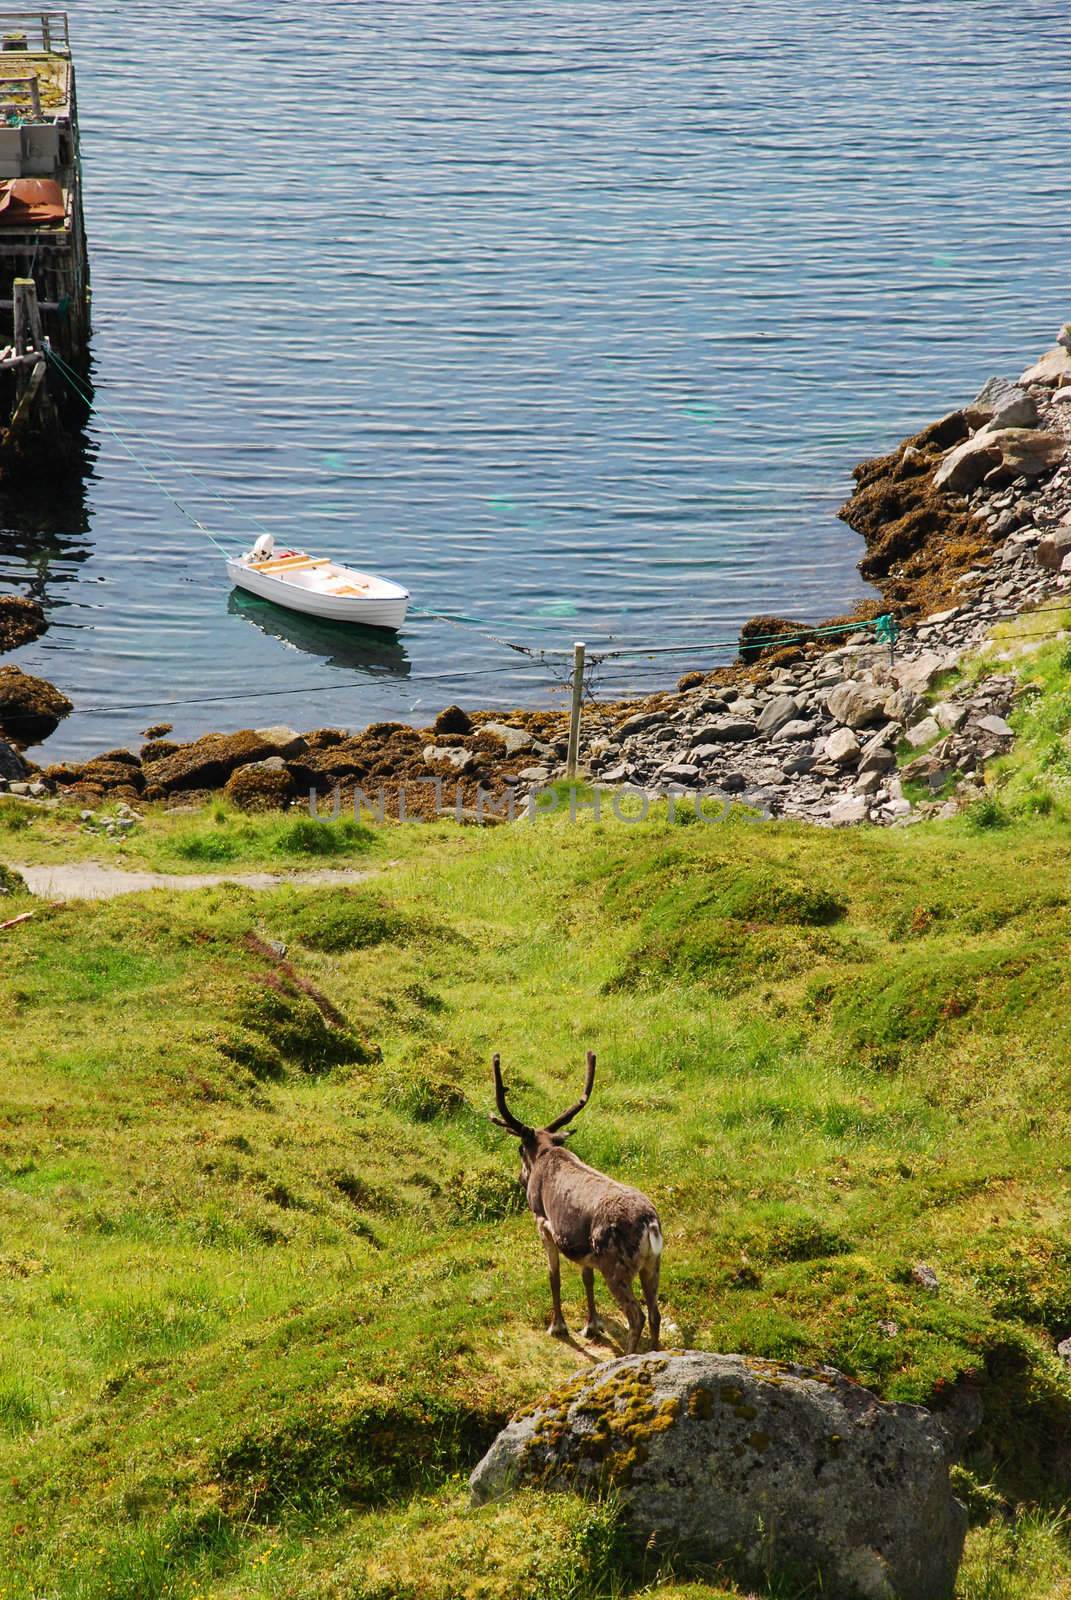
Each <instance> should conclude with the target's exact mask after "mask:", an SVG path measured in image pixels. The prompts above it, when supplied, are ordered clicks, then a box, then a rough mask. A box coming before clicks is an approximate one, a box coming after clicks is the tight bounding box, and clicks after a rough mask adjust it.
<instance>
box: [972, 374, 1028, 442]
mask: <svg viewBox="0 0 1071 1600" xmlns="http://www.w3.org/2000/svg"><path fill="white" fill-rule="evenodd" d="M966 417H967V421H968V422H969V423H970V424H971V426H972V427H974V428H977V427H985V428H986V429H988V431H989V432H990V433H993V432H995V431H996V430H997V429H998V428H1036V427H1037V424H1038V407H1037V401H1036V400H1035V399H1034V397H1033V395H1030V394H1027V392H1026V390H1025V389H1021V388H1020V387H1019V385H1018V384H1017V383H1012V381H1011V379H1010V378H990V380H989V382H988V383H987V384H985V385H984V386H983V387H982V389H981V390H980V391H979V393H978V395H977V397H976V398H975V400H974V401H973V403H972V404H971V405H969V406H968V407H967V411H966Z"/></svg>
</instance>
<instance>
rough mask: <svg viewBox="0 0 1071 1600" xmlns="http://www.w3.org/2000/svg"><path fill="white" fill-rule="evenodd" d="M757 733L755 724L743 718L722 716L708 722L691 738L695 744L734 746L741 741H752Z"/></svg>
mask: <svg viewBox="0 0 1071 1600" xmlns="http://www.w3.org/2000/svg"><path fill="white" fill-rule="evenodd" d="M758 731H759V730H758V728H757V727H756V725H755V723H754V722H751V721H748V720H746V719H745V718H742V717H737V716H724V717H717V718H715V720H714V721H713V722H708V723H707V724H706V725H705V726H704V727H702V728H700V729H698V731H697V732H696V733H695V734H694V735H693V737H694V739H695V742H696V744H721V743H727V744H735V743H737V742H739V741H740V740H742V739H754V738H755V737H756V736H757V734H758Z"/></svg>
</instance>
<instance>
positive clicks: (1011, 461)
mask: <svg viewBox="0 0 1071 1600" xmlns="http://www.w3.org/2000/svg"><path fill="white" fill-rule="evenodd" d="M1060 339H1061V343H1059V344H1057V345H1056V346H1055V347H1054V348H1053V349H1051V350H1050V351H1048V352H1046V354H1045V355H1044V356H1042V358H1041V359H1040V361H1038V362H1037V363H1035V364H1034V365H1033V366H1032V367H1029V368H1027V370H1026V371H1025V372H1024V373H1023V374H1022V375H1021V377H1020V378H1019V380H1017V381H1016V382H1013V381H1012V380H1010V379H991V380H990V381H989V382H988V383H987V384H986V385H985V386H984V387H983V389H982V390H981V392H980V393H979V395H978V396H977V397H976V398H975V399H974V401H972V402H970V403H969V404H967V405H965V406H964V407H963V408H962V409H961V410H958V411H954V412H952V413H950V414H949V415H948V416H946V417H943V418H941V419H939V420H938V421H937V422H934V423H932V424H930V425H929V426H928V427H926V428H923V429H922V430H920V431H919V432H918V433H916V434H914V435H912V436H910V437H909V438H907V439H905V440H903V441H902V442H901V444H900V445H898V446H897V447H896V448H895V449H894V450H893V451H891V452H889V453H888V454H887V455H884V456H880V457H876V458H874V459H872V460H869V461H864V462H862V463H860V464H859V465H858V466H857V467H856V468H855V470H854V474H853V476H854V479H855V484H856V487H855V489H854V491H853V493H852V495H851V496H850V498H849V499H848V501H847V502H846V503H845V505H844V506H843V507H842V508H841V510H840V513H839V515H840V516H841V517H842V518H843V520H845V521H846V522H847V523H848V524H849V526H851V527H852V528H853V529H855V531H857V532H858V533H860V535H861V537H862V538H863V540H864V543H865V550H864V553H863V555H862V557H861V559H860V562H859V570H860V573H861V575H862V576H863V577H865V578H866V579H867V580H868V581H869V582H871V583H872V584H874V585H876V587H877V588H878V589H879V591H880V594H881V597H882V598H881V600H880V601H878V600H867V601H863V602H861V603H860V604H859V605H858V606H857V607H856V608H855V610H854V611H853V612H851V613H849V614H847V615H846V616H840V617H835V618H831V619H829V620H828V621H826V622H823V623H818V624H814V625H807V624H800V623H798V622H796V621H793V620H792V619H787V618H781V617H769V616H763V617H756V618H754V619H752V621H751V622H749V623H748V624H747V625H746V626H745V627H744V629H743V630H742V631H741V635H740V643H741V658H739V659H738V660H737V661H735V662H733V663H730V664H727V665H725V666H722V667H717V668H714V669H712V670H709V671H701V670H698V669H696V670H693V671H691V672H686V673H685V674H684V675H683V676H682V677H681V678H680V679H679V680H678V682H677V686H676V688H664V689H654V690H651V691H649V692H648V693H646V694H641V695H635V696H631V697H629V698H628V699H626V700H621V701H613V702H608V703H606V704H604V705H598V706H596V707H594V708H593V709H592V710H590V711H587V712H585V715H584V718H583V720H582V724H581V748H580V758H581V769H582V776H584V777H586V778H587V779H589V780H591V781H594V782H596V783H598V784H602V785H605V786H607V787H615V786H616V787H629V788H635V789H638V790H641V791H643V792H644V793H646V794H651V793H653V792H657V793H659V794H660V795H661V794H662V793H663V792H664V791H665V789H666V787H667V785H668V786H670V787H671V788H672V789H673V790H677V791H679V792H681V793H684V794H687V793H698V792H702V793H706V794H718V795H720V796H723V797H724V798H726V799H729V798H732V799H739V800H741V801H743V802H744V803H746V804H749V805H755V806H758V807H760V808H769V809H770V811H771V813H772V814H773V815H779V816H794V817H803V818H807V819H809V820H812V821H817V822H824V823H827V824H838V823H850V822H859V821H867V820H868V821H871V822H877V823H883V824H889V823H903V822H905V821H907V820H914V819H915V818H917V817H919V816H921V815H926V814H932V810H933V807H932V806H929V810H928V809H927V807H928V805H929V803H928V802H926V801H923V802H922V803H921V805H920V804H918V803H913V802H912V800H911V799H910V798H908V797H906V796H905V793H904V787H903V785H904V782H905V781H906V782H908V783H909V784H910V783H912V782H921V783H924V784H926V785H927V786H928V787H929V788H930V789H931V790H932V791H933V793H934V794H935V795H940V796H941V807H942V808H944V809H945V810H948V809H949V808H951V809H953V810H954V809H958V806H959V805H960V804H962V803H966V802H967V801H968V800H970V799H972V798H976V797H977V795H978V793H980V789H979V777H980V774H981V771H982V769H983V767H984V764H985V762H986V761H987V760H988V759H990V758H991V757H992V756H995V755H999V754H1001V753H1003V751H1004V750H1005V749H1006V748H1007V747H1008V745H1009V744H1010V740H1011V729H1010V728H1009V727H1008V725H1007V722H1006V715H1007V713H1008V711H1009V710H1010V707H1011V703H1012V697H1013V693H1014V685H1013V683H1012V680H1011V679H1009V678H1008V677H1006V676H1005V675H1003V674H998V675H994V676H993V678H992V679H991V680H989V681H987V682H986V683H984V684H982V685H980V686H975V688H974V691H973V693H971V694H969V695H963V694H953V695H951V696H950V697H949V698H948V699H947V700H946V701H943V702H941V703H940V705H938V706H935V707H932V708H931V707H929V706H928V705H927V702H926V699H925V697H926V696H927V694H929V693H931V691H932V690H933V687H934V685H935V684H936V683H939V682H940V680H941V676H942V674H944V673H947V672H949V671H951V670H952V669H953V668H954V667H955V665H956V663H957V662H958V661H959V660H960V659H961V658H962V657H963V655H964V654H965V653H967V652H969V651H970V650H972V649H975V648H977V647H978V645H980V644H981V643H982V641H983V639H984V638H985V636H986V635H987V634H988V633H989V631H990V630H991V629H992V627H993V626H994V624H995V623H997V622H1000V621H1004V620H1008V619H1010V618H1012V617H1014V616H1017V615H1019V614H1020V613H1021V612H1022V611H1024V610H1028V609H1030V608H1031V607H1032V606H1034V605H1037V604H1039V603H1044V602H1045V601H1046V600H1052V599H1053V598H1055V597H1057V596H1059V595H1060V594H1062V593H1066V592H1067V591H1068V588H1069V587H1071V577H1069V576H1067V575H1065V574H1062V573H1061V571H1060V567H1061V565H1062V561H1063V557H1064V554H1065V553H1068V554H1071V404H1068V403H1067V400H1066V399H1063V400H1062V399H1061V398H1060V396H1061V393H1062V392H1066V394H1067V396H1068V399H1071V336H1069V335H1067V333H1066V331H1064V330H1061V335H1060ZM1065 339H1066V340H1067V341H1068V342H1067V344H1066V345H1065V344H1064V343H1063V342H1062V341H1063V340H1065ZM1065 545H1066V550H1065ZM8 609H9V611H10V612H12V613H14V612H15V611H18V612H20V613H22V612H24V611H25V602H22V601H20V600H19V598H18V597H11V604H9V607H8ZM882 612H887V613H888V614H890V615H892V616H893V617H894V618H896V620H897V622H898V624H899V628H900V634H899V638H898V639H897V641H896V644H895V646H894V647H893V648H892V649H891V650H890V648H889V647H888V646H887V645H885V644H875V643H874V642H873V640H872V638H871V637H870V635H869V632H861V633H859V634H851V633H849V634H848V636H847V639H846V640H845V642H838V640H839V639H840V638H841V637H842V636H838V635H835V636H833V637H832V638H829V637H827V638H820V637H817V636H813V635H816V634H817V630H820V629H822V628H828V627H832V626H834V625H838V624H850V623H851V622H856V621H857V622H859V623H860V624H861V625H862V624H865V623H867V622H872V621H873V619H874V617H875V616H877V615H878V614H880V613H882ZM18 620H19V621H20V622H23V621H24V620H25V619H24V616H22V615H20V616H19V617H18ZM789 630H792V631H793V632H795V633H796V634H797V635H799V636H801V637H799V638H797V639H796V640H794V641H793V642H791V643H788V644H787V645H785V646H778V645H776V644H768V645H759V644H757V643H754V642H750V643H749V641H754V640H755V639H756V637H759V638H761V637H767V638H768V637H769V636H770V635H771V634H776V633H780V632H788V631H789ZM809 636H810V637H809ZM20 642H21V641H20ZM747 657H750V658H751V659H746V658H747ZM69 709H70V703H69V702H68V701H66V699H65V697H64V696H62V695H59V694H58V692H57V691H55V690H54V689H52V687H51V686H50V685H48V684H46V683H45V682H44V680H39V679H33V678H29V677H28V676H27V675H25V674H23V673H21V672H20V671H19V669H18V668H17V667H15V666H7V665H0V790H3V789H7V790H8V791H9V792H12V793H14V794H16V795H23V796H24V797H28V798H30V799H36V800H38V801H42V802H51V803H56V801H58V800H68V801H72V802H75V803H77V804H80V805H82V806H86V807H96V806H99V805H101V804H109V803H112V802H117V803H125V804H126V805H127V806H128V807H130V806H136V805H137V804H138V803H140V802H157V801H160V802H164V803H165V804H175V803H186V804H188V803H190V802H191V801H193V800H194V798H195V797H198V796H201V797H204V796H207V795H214V794H219V793H222V794H224V795H225V796H226V797H227V798H229V799H231V800H233V801H234V802H235V803H236V804H237V805H238V806H239V807H241V808H244V809H251V810H255V809H266V808H273V807H277V806H286V805H289V804H291V803H294V802H298V801H302V800H304V799H305V798H306V797H307V795H308V794H309V792H310V791H315V792H316V793H317V794H319V795H327V794H331V793H333V792H334V791H335V790H336V789H338V790H339V791H340V792H341V795H342V797H343V804H346V803H347V799H351V798H352V792H353V790H354V789H355V788H360V789H362V790H364V791H365V792H366V793H371V794H375V793H376V792H381V793H382V794H383V795H384V796H385V798H386V804H387V805H388V806H390V805H391V803H392V802H397V800H398V797H399V794H402V795H403V796H404V795H405V793H406V791H410V795H409V799H408V809H409V812H410V814H413V813H418V814H423V815H435V814H443V815H446V816H449V815H452V814H454V813H455V810H456V811H458V812H464V811H471V809H472V807H473V805H474V803H475V800H476V796H477V793H478V792H479V791H480V790H481V789H482V790H483V791H485V792H487V793H490V794H491V795H495V796H502V795H504V794H506V793H507V792H508V791H509V790H512V791H513V792H514V793H515V795H516V797H517V800H518V802H523V801H526V800H527V796H528V795H529V793H530V792H531V791H532V790H533V789H534V788H539V787H542V786H544V785H547V784H550V783H553V782H556V781H558V780H559V779H560V778H561V777H562V776H563V773H564V759H565V754H566V750H565V734H566V728H567V716H566V713H565V712H564V711H530V710H515V711H510V712H505V713H495V712H491V711H475V712H472V713H471V714H469V713H466V712H464V711H462V710H461V709H460V708H459V707H456V706H452V707H448V708H446V710H445V711H443V712H441V713H440V714H439V716H438V717H437V718H436V720H435V722H434V723H433V724H432V725H431V726H430V727H427V728H413V727H410V726H408V725H406V724H403V723H396V722H388V723H373V724H371V725H370V726H368V727H366V728H364V729H363V730H361V731H359V732H357V733H350V732H348V731H346V730H343V729H337V728H321V729H315V730H312V731H311V732H309V733H307V734H300V733H298V732H297V731H296V730H294V729H291V728H288V727H284V726H281V725H280V726H276V727H271V728H262V729H259V730H250V729H245V730H240V731H238V732H236V733H225V734H218V733H210V734H206V735H203V736H202V737H201V738H199V739H197V740H194V741H190V742H188V743H185V744H175V743H173V742H171V741H169V740H168V739H167V734H168V733H169V732H170V731H171V730H170V727H169V726H168V725H167V724H157V725H155V726H153V727H150V728H148V729H147V730H145V733H146V743H145V744H143V745H142V746H141V748H140V750H138V751H137V752H135V751H132V750H126V749H111V750H105V751H103V752H102V753H101V754H99V755H96V756H93V757H91V758H90V759H89V760H88V761H85V762H80V763H59V764H53V765H48V764H41V765H39V764H36V763H35V762H34V761H33V760H32V759H30V758H29V757H26V756H24V755H22V754H21V753H20V751H19V750H18V749H17V748H16V740H15V737H14V734H15V731H16V730H17V729H18V728H20V727H21V728H22V730H23V732H24V733H25V732H31V733H34V734H36V735H37V737H38V738H39V739H41V740H42V742H43V741H44V740H45V739H47V734H48V732H50V731H52V729H54V727H55V726H57V725H58V722H59V721H60V720H61V719H62V717H63V716H64V715H66V714H67V711H68V710H69ZM5 711H6V713H7V716H6V719H5ZM998 725H999V726H998ZM26 744H27V745H28V746H29V748H30V749H31V751H32V752H33V753H36V746H32V745H29V741H28V740H27V741H26ZM915 750H918V751H919V754H918V755H917V756H915V755H914V754H913V752H914V751H915ZM436 780H438V781H439V783H440V784H446V785H449V786H450V787H451V788H454V789H456V794H457V801H456V805H455V806H446V807H443V806H442V805H441V804H437V803H436V794H437V793H438V791H437V790H436V787H435V784H436ZM953 780H954V782H953ZM950 783H953V790H954V793H952V794H949V793H947V792H946V791H948V788H949V784H950ZM421 785H422V786H424V787H423V788H420V787H419V786H421ZM414 789H416V790H417V791H418V792H417V794H416V795H415V796H414V795H413V794H412V792H411V791H413V790H414ZM406 803H407V802H406V800H405V799H404V798H403V800H402V804H403V806H404V805H406Z"/></svg>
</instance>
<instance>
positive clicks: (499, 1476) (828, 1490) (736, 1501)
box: [469, 1351, 967, 1600]
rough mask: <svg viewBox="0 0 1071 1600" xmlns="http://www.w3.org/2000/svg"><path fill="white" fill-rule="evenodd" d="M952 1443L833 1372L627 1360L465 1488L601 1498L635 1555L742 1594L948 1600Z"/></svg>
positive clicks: (605, 1370) (544, 1406)
mask: <svg viewBox="0 0 1071 1600" xmlns="http://www.w3.org/2000/svg"><path fill="white" fill-rule="evenodd" d="M948 1448H949V1446H948V1437H947V1435H946V1434H945V1432H944V1429H943V1428H942V1426H941V1424H940V1423H938V1422H937V1421H936V1420H935V1419H934V1418H933V1417H931V1416H930V1414H929V1412H927V1411H924V1410H923V1409H922V1407H921V1406H908V1405H890V1404H887V1403H885V1402H883V1401H881V1400H879V1399H877V1397H876V1396H875V1395H873V1394H871V1393H870V1391H869V1390H867V1389H863V1388H861V1387H860V1386H859V1385H857V1384H854V1383H852V1382H851V1381H850V1380H849V1379H848V1378H845V1377H843V1376H842V1375H841V1374H840V1373H839V1372H835V1371H834V1370H833V1369H832V1368H830V1367H823V1368H821V1369H818V1370H812V1369H808V1368H805V1367H798V1366H793V1365H789V1364H788V1363H785V1362H775V1361H762V1360H758V1359H755V1358H752V1357H747V1356H736V1355H713V1354H706V1353H704V1352H700V1351H688V1352H686V1353H684V1354H682V1355H672V1356H658V1355H638V1356H626V1357H624V1358H623V1359H622V1360H619V1361H610V1362H607V1363H606V1364H605V1365H603V1366H600V1367H596V1368H595V1369H594V1370H592V1371H586V1372H583V1373H581V1374H580V1376H579V1377H578V1378H576V1379H574V1380H573V1382H572V1383H570V1384H569V1385H567V1386H566V1388H564V1389H563V1390H561V1391H560V1392H558V1393H557V1394H553V1395H550V1396H548V1397H547V1399H546V1400H543V1401H540V1402H539V1403H538V1404H536V1405H535V1406H533V1407H531V1408H530V1409H529V1410H528V1411H527V1412H522V1413H521V1414H520V1415H519V1416H518V1417H516V1418H514V1420H513V1421H512V1422H511V1423H510V1424H509V1426H508V1427H506V1428H505V1429H504V1430H503V1431H502V1433H500V1434H499V1436H498V1438H497V1439H496V1440H495V1442H494V1444H493V1445H492V1446H491V1449H490V1450H489V1451H488V1453H487V1455H486V1456H485V1457H484V1458H483V1460H482V1461H481V1462H480V1464H479V1466H478V1467H477V1468H476V1470H475V1472H474V1473H473V1474H472V1477H471V1479H470V1480H469V1482H470V1487H471V1490H472V1495H473V1498H474V1500H475V1501H476V1502H477V1503H480V1504H482V1503H483V1502H484V1501H487V1500H492V1499H494V1498H495V1497H497V1496H498V1495H501V1494H503V1493H504V1492H506V1491H508V1490H509V1489H511V1488H513V1487H520V1486H524V1485H539V1486H541V1487H544V1488H550V1489H574V1490H578V1491H582V1492H583V1491H587V1492H592V1491H594V1492H603V1491H613V1492H614V1493H616V1494H617V1495H618V1496H619V1497H620V1500H621V1502H622V1505H623V1507H624V1511H625V1516H626V1518H627V1521H628V1523H629V1525H630V1527H631V1529H632V1532H633V1533H634V1534H635V1535H636V1536H637V1538H638V1539H639V1540H641V1541H643V1542H645V1543H646V1542H648V1541H653V1542H654V1543H655V1545H656V1546H657V1547H665V1548H666V1549H674V1550H676V1551H679V1552H680V1553H682V1554H684V1555H685V1556H687V1557H688V1558H690V1559H694V1560H696V1561H700V1562H711V1561H714V1562H718V1563H720V1564H723V1565H724V1566H726V1567H727V1568H729V1569H730V1570H732V1571H733V1572H734V1573H736V1574H737V1575H739V1577H740V1578H742V1579H743V1580H744V1581H745V1582H750V1581H755V1580H760V1581H761V1580H762V1579H764V1578H768V1577H769V1576H770V1575H771V1574H772V1573H778V1572H780V1573H791V1574H792V1577H793V1580H794V1581H795V1582H797V1583H806V1584H810V1583H813V1584H814V1585H815V1587H816V1588H818V1587H820V1588H821V1592H822V1594H823V1596H826V1597H828V1600H906V1597H907V1596H911V1600H950V1597H951V1596H952V1593H953V1589H954V1586H955V1580H956V1570H957V1568H958V1565H959V1559H960V1554H961V1552H962V1548H963V1537H964V1533H965V1531H966V1521H967V1519H966V1513H965V1512H964V1509H963V1507H962V1506H961V1505H960V1503H959V1502H958V1501H957V1500H956V1499H955V1498H954V1497H953V1494H952V1491H951V1488H950V1487H949V1477H948Z"/></svg>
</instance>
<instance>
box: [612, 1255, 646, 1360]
mask: <svg viewBox="0 0 1071 1600" xmlns="http://www.w3.org/2000/svg"><path fill="white" fill-rule="evenodd" d="M633 1276H634V1274H633V1273H632V1272H630V1271H629V1269H628V1268H627V1267H622V1266H616V1267H611V1268H610V1269H609V1270H608V1271H605V1272H604V1273H603V1277H604V1278H605V1279H606V1287H607V1288H608V1289H609V1291H610V1293H611V1294H612V1295H613V1297H614V1299H615V1300H616V1301H617V1303H618V1305H619V1306H620V1307H621V1310H622V1311H623V1312H624V1313H625V1316H626V1318H627V1320H628V1344H627V1346H626V1348H625V1354H626V1355H627V1356H634V1355H635V1354H636V1351H637V1350H638V1349H639V1348H640V1334H641V1333H642V1332H643V1307H642V1306H641V1305H640V1302H639V1301H638V1300H637V1299H636V1295H635V1293H634V1291H633V1288H632V1279H633Z"/></svg>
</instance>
